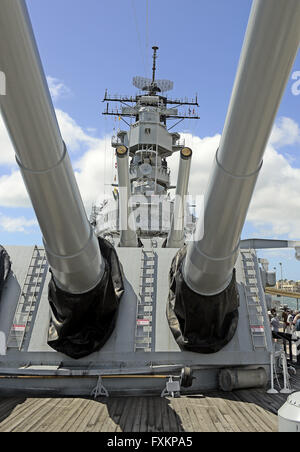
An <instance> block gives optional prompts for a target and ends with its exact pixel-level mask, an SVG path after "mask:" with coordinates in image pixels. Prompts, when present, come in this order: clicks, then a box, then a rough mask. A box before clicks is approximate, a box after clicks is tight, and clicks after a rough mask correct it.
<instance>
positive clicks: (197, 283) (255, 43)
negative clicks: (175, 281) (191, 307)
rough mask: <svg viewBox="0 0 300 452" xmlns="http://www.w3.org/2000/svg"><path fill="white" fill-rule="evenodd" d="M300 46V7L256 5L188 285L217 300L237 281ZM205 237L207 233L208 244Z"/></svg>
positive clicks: (189, 261)
mask: <svg viewBox="0 0 300 452" xmlns="http://www.w3.org/2000/svg"><path fill="white" fill-rule="evenodd" d="M299 42H300V1H299V0H255V1H254V2H253V6H252V11H251V16H250V20H249V24H248V28H247V33H246V36H245V41H244V45H243V49H242V54H241V58H240V62H239V67H238V72H237V76H236V80H235V84H234V88H233V93H232V97H231V101H230V105H229V110H228V114H227V118H226V122H225V127H224V131H223V134H222V139H221V143H220V147H219V150H218V152H217V154H216V158H215V163H214V168H213V172H212V175H211V178H210V182H209V186H208V189H207V191H206V194H205V205H204V219H203V221H204V224H203V223H202V222H200V221H199V223H198V224H197V228H196V232H195V237H194V242H192V243H190V244H189V246H188V249H187V256H186V260H185V264H184V268H183V275H184V279H185V282H186V283H187V284H188V286H189V287H190V288H191V289H192V290H193V291H195V292H197V293H199V294H203V295H214V294H218V293H220V292H222V290H223V289H225V288H226V287H227V286H228V284H229V282H230V280H231V278H232V271H233V267H234V265H235V262H236V259H237V256H238V252H239V241H240V236H241V232H242V228H243V225H244V222H245V218H246V215H247V211H248V207H249V203H250V200H251V197H252V193H253V190H254V187H255V184H256V180H257V177H258V174H259V171H260V168H261V166H262V158H263V153H264V150H265V147H266V145H267V142H268V138H269V135H270V132H271V128H272V125H273V122H274V120H275V116H276V113H277V109H278V107H279V104H280V100H281V97H282V95H283V92H284V89H285V86H286V84H287V81H288V77H289V74H290V71H291V69H292V66H293V63H294V60H295V57H296V55H297V50H298V46H299ZM200 231H204V235H203V237H201V236H200Z"/></svg>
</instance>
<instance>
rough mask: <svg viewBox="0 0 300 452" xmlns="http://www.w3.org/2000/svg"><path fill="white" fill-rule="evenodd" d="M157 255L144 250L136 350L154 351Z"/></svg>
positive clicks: (137, 311)
mask: <svg viewBox="0 0 300 452" xmlns="http://www.w3.org/2000/svg"><path fill="white" fill-rule="evenodd" d="M156 269H157V256H156V253H154V251H152V250H151V251H144V250H142V259H141V273H140V283H139V296H138V300H137V308H136V328H135V341H134V351H135V352H139V351H142V352H151V351H152V330H153V308H154V306H155V299H156Z"/></svg>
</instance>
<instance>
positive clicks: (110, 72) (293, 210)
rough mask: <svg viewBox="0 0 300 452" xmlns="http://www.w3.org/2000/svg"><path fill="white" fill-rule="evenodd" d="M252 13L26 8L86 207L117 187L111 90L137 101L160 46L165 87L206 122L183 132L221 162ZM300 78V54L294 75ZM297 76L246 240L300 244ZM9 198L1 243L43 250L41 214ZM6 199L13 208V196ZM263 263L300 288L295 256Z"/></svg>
mask: <svg viewBox="0 0 300 452" xmlns="http://www.w3.org/2000/svg"><path fill="white" fill-rule="evenodd" d="M251 3H252V2H251V1H250V0H226V1H225V0H209V1H208V0H186V1H185V2H182V1H179V0H172V1H171V0H163V1H162V0H160V1H158V0H148V1H147V0H115V1H108V0H85V1H83V0H42V1H41V0H27V5H28V9H29V13H30V16H31V20H32V23H33V28H34V32H35V36H36V39H37V42H38V47H39V50H40V54H41V57H42V62H43V65H44V69H45V73H46V75H47V76H48V78H49V83H50V84H51V86H52V90H51V91H52V94H53V99H54V104H55V107H56V109H57V111H58V115H59V122H60V124H61V128H62V133H63V136H64V138H65V141H66V142H67V144H68V148H69V152H70V154H71V158H72V161H73V164H74V168H75V169H76V170H77V172H78V182H79V186H80V189H81V191H82V192H83V197H84V199H85V198H86V199H88V200H89V201H87V204H86V205H89V202H90V201H91V195H90V193H88V191H89V190H90V191H91V187H92V188H93V190H94V191H97V190H98V188H97V187H98V186H97V180H99V192H101V190H102V191H103V189H105V187H104V183H103V181H104V177H105V182H106V183H109V182H110V176H111V153H110V146H109V140H108V139H106V140H105V137H106V136H109V135H110V134H111V133H112V129H113V127H115V126H119V124H117V123H116V121H115V120H114V119H108V118H106V117H103V116H102V115H101V113H102V111H103V109H104V104H103V103H102V102H101V101H102V98H103V95H104V92H105V89H106V88H108V89H109V91H110V92H111V93H119V94H129V95H130V94H135V88H134V87H133V86H132V84H131V80H132V77H133V76H134V75H142V76H145V75H146V76H147V75H148V76H149V75H150V71H151V47H152V45H158V46H159V48H160V49H159V58H158V74H157V76H158V78H169V79H171V80H173V81H174V90H173V92H172V93H170V94H171V95H172V96H174V97H185V96H187V97H192V96H194V95H195V93H196V92H197V93H198V99H199V104H200V108H199V115H200V117H201V120H200V121H198V122H197V123H194V122H192V121H190V122H188V121H186V122H184V123H183V124H181V125H180V127H178V129H177V130H178V131H179V132H185V133H189V134H190V135H192V136H193V137H199V140H198V139H196V138H193V140H194V141H193V144H194V145H195V146H198V144H199V153H200V152H206V151H207V154H208V155H212V152H213V149H215V146H216V145H217V141H218V136H219V135H220V134H221V133H222V129H223V125H224V121H225V116H226V112H227V108H228V103H229V100H230V95H231V90H232V86H233V82H234V77H235V73H236V69H237V64H238V61H239V56H240V51H241V47H242V43H243V39H244V34H245V30H246V26H247V22H248V17H249V13H250V8H251ZM297 71H300V53H299V54H298V57H297V59H296V62H295V65H294V68H293V71H292V74H293V73H295V72H297ZM292 74H291V77H290V81H289V84H288V86H287V89H286V92H285V95H284V98H283V100H282V103H281V106H280V109H279V112H278V116H277V120H276V130H275V132H276V133H274V138H273V142H272V143H271V148H270V151H269V153H268V156H267V157H266V173H265V174H266V176H265V178H264V179H263V180H262V183H261V185H259V187H258V191H257V197H256V198H255V201H254V207H253V209H252V210H251V212H250V217H249V218H250V220H248V221H247V223H246V225H245V228H244V232H243V237H249V236H251V235H255V236H265V237H267V236H268V237H276V238H283V237H284V238H285V237H287V236H288V238H290V239H292V238H294V239H300V205H299V206H298V204H297V190H296V189H297V188H299V192H298V197H299V198H300V196H299V195H300V174H299V172H298V168H300V152H299V151H300V129H298V127H299V125H300V115H299V111H300V95H299V96H295V95H293V93H292V86H293V84H295V81H294V80H292ZM283 118H286V119H285V120H284V119H283ZM72 134H73V135H72ZM74 137H75V138H74ZM0 143H1V131H0ZM97 151H99V152H98V153H97ZM5 152H8V153H9V152H11V151H6V148H4V147H2V149H0V190H1V187H2V189H3V187H11V186H13V185H8V184H6V185H5V184H4V185H3V184H2V185H1V181H4V178H6V182H7V181H8V179H11V181H10V184H15V185H16V184H19V183H20V181H19V179H18V177H17V174H16V171H17V169H16V167H15V166H14V164H13V161H12V159H10V158H7V161H6V159H5V158H2V163H1V153H2V155H4V153H5ZM105 154H106V156H105ZM281 157H282V160H280V158H281ZM201 158H202V157H201V156H200V157H199V162H198V163H197V162H195V166H194V171H195V172H196V169H198V168H199V175H200V174H202V173H201V168H205V169H206V161H204V160H203V161H202V160H201ZM203 158H204V157H203ZM97 161H98V162H99V165H100V163H101V162H102V163H101V164H102V166H101V168H100V166H99V168H98V170H99V171H98V173H97V174H96V172H95V174H94V175H93V184H94V185H91V186H90V188H88V187H87V184H88V180H87V179H88V178H87V176H86V174H85V171H87V170H88V169H89V168H91V167H92V168H94V167H95V162H97ZM91 162H94V165H93V166H92V165H91ZM200 162H202V163H203V164H202V167H201V168H200ZM280 162H281V163H282V164H280ZM198 164H199V166H197V165H198ZM207 165H208V164H207ZM272 168H273V172H271V170H272ZM208 170H209V165H208V166H207V171H206V172H208ZM277 170H278V177H277V178H276V171H277ZM105 174H106V175H105ZM197 174H198V173H197ZM197 174H196V176H197V178H198V177H199V176H198V175H197ZM205 174H206V173H203V178H204V181H205V177H206V176H205ZM269 174H271V175H272V177H271V176H268V175H269ZM12 175H13V177H14V178H12ZM267 176H268V180H267ZM273 178H274V180H273ZM270 179H272V184H271V182H270ZM275 179H276V180H275ZM277 182H278V185H277ZM287 182H288V183H289V185H288V184H287ZM298 183H299V184H298ZM268 184H269V185H268ZM204 185H205V184H204V182H203V187H204ZM103 187H104V188H103ZM281 187H284V188H285V190H286V191H285V192H284V191H283V189H282V188H281ZM3 190H4V189H3ZM20 193H21V192H20ZM263 196H265V197H263ZM267 196H269V202H270V206H268V200H267V199H266V198H267ZM2 198H4V194H3V193H2V197H1V192H0V242H1V243H3V244H31V243H35V242H38V243H40V240H41V238H40V233H39V229H38V227H37V226H36V225H34V213H33V212H32V209H31V208H30V207H28V202H27V201H26V200H25V198H24V201H22V202H19V203H18V202H16V201H15V200H14V198H13V196H11V202H10V200H8V201H6V202H2V203H1V199H2ZM7 198H9V199H10V197H9V196H8V194H7ZM7 198H6V199H7ZM21 198H22V196H19V199H21ZM22 199H23V198H22ZM262 200H263V201H262ZM285 200H286V202H285ZM291 200H292V201H293V202H291ZM277 201H278V204H276V202H277ZM289 203H290V204H289ZM286 204H287V205H286ZM256 206H257V207H256ZM298 207H299V209H298ZM271 208H272V212H271V210H270V209H271ZM298 210H299V212H298ZM276 212H277V214H276ZM259 215H261V217H259ZM258 217H259V218H258ZM10 220H11V222H10ZM22 222H23V223H22ZM298 225H299V232H298ZM285 226H286V227H285ZM261 255H262V256H267V255H268V257H269V260H270V266H271V267H274V266H277V267H278V268H279V265H278V262H283V269H284V277H288V278H293V279H300V263H298V262H296V261H295V260H294V259H293V258H292V252H291V251H289V252H288V253H282V252H271V253H267V254H266V253H261Z"/></svg>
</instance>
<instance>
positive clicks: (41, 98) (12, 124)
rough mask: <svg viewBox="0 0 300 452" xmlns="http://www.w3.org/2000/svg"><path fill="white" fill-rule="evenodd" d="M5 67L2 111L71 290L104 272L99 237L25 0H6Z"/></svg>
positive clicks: (50, 252)
mask: <svg viewBox="0 0 300 452" xmlns="http://www.w3.org/2000/svg"><path fill="white" fill-rule="evenodd" d="M0 67H1V70H2V71H3V72H4V73H5V74H6V79H7V89H6V96H0V105H1V111H2V115H3V118H4V122H5V124H6V126H7V128H8V131H9V133H10V136H11V139H12V142H13V144H14V148H15V151H16V156H17V162H18V164H19V166H20V170H21V173H22V176H23V179H24V182H25V185H26V187H27V190H28V193H29V196H30V198H31V202H32V204H33V207H34V210H35V212H36V216H37V219H38V221H39V225H40V228H41V231H42V233H43V237H44V243H45V248H46V252H47V256H48V260H49V263H50V265H51V268H52V270H53V274H54V277H55V279H56V282H57V284H58V285H59V286H60V287H61V288H62V289H64V290H66V291H68V292H71V293H83V292H86V291H88V290H90V289H92V288H93V287H94V286H95V285H96V284H97V283H98V282H99V281H100V280H101V278H102V275H103V272H104V264H103V262H102V258H101V254H100V250H99V246H98V241H97V238H96V236H95V235H94V232H93V230H92V228H91V225H90V224H89V222H88V220H87V216H86V213H85V210H84V206H83V203H82V200H81V196H80V193H79V190H78V186H77V183H76V180H75V176H74V172H73V169H72V165H71V162H70V159H69V156H68V153H67V150H66V148H65V146H64V143H63V141H62V138H61V134H60V131H59V127H58V124H57V119H56V116H55V112H54V108H53V105H52V102H51V98H50V93H49V89H48V86H47V82H46V78H45V75H44V72H43V68H42V64H41V61H40V57H39V53H38V49H37V46H36V43H35V39H34V36H33V31H32V27H31V23H30V19H29V16H28V13H27V9H26V5H25V2H24V1H23V0H3V1H2V2H1V15H0Z"/></svg>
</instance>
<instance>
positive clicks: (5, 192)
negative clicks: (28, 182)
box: [0, 171, 31, 207]
mask: <svg viewBox="0 0 300 452" xmlns="http://www.w3.org/2000/svg"><path fill="white" fill-rule="evenodd" d="M0 205H1V206H3V207H31V203H30V199H29V196H28V194H27V191H26V188H25V185H24V182H23V179H22V176H21V173H20V171H12V172H11V173H10V174H4V175H3V176H1V177H0Z"/></svg>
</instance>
